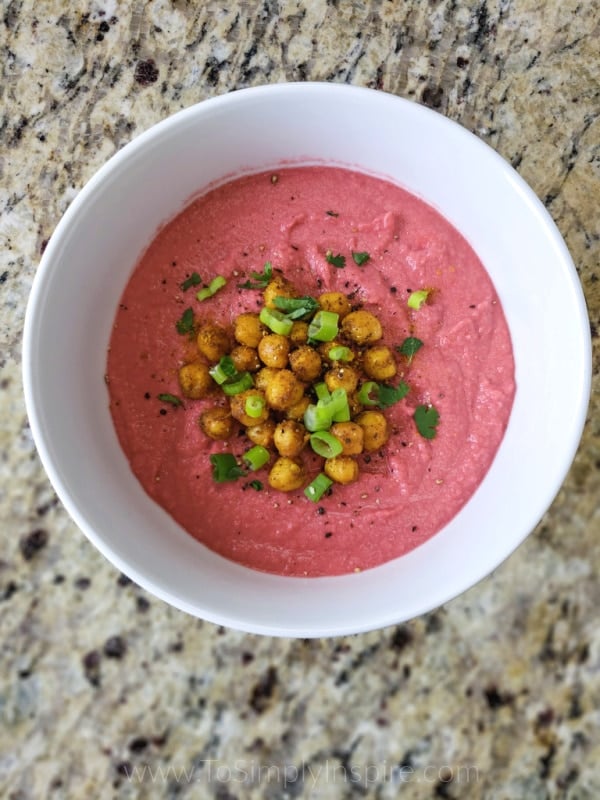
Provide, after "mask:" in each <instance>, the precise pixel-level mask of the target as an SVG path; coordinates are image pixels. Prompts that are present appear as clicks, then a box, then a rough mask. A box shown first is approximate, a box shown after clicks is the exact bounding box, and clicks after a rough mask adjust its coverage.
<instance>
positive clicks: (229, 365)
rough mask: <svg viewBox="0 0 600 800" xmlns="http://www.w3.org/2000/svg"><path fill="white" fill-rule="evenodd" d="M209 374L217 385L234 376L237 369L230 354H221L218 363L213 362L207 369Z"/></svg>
mask: <svg viewBox="0 0 600 800" xmlns="http://www.w3.org/2000/svg"><path fill="white" fill-rule="evenodd" d="M208 372H209V375H210V376H211V377H212V378H213V380H215V381H216V382H217V383H218V384H219V386H220V385H221V384H223V383H225V381H226V380H229V379H230V378H234V377H235V376H236V375H237V369H236V368H235V364H234V363H233V359H232V358H231V356H223V358H221V359H220V361H219V363H218V364H215V365H214V366H213V367H211V368H210V369H209V370H208Z"/></svg>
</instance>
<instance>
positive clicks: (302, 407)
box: [285, 395, 310, 419]
mask: <svg viewBox="0 0 600 800" xmlns="http://www.w3.org/2000/svg"><path fill="white" fill-rule="evenodd" d="M309 405H310V397H308V396H307V395H302V397H301V398H300V400H299V401H298V402H297V403H294V405H293V406H290V407H289V408H286V410H285V413H286V416H287V418H288V419H303V418H304V412H305V411H306V409H307V408H308V407H309Z"/></svg>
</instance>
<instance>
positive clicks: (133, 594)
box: [0, 0, 600, 800]
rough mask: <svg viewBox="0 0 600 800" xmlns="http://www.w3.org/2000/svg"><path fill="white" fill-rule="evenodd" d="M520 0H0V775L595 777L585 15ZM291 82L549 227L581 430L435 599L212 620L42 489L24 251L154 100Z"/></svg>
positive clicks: (228, 793) (21, 794) (595, 492)
mask: <svg viewBox="0 0 600 800" xmlns="http://www.w3.org/2000/svg"><path fill="white" fill-rule="evenodd" d="M539 9H540V4H539V3H538V2H533V0H522V2H519V3H517V2H511V0H488V1H487V2H486V0H447V1H446V2H440V3H434V2H429V3H425V2H422V3H420V2H418V1H417V0H406V1H405V2H392V1H391V0H363V1H362V2H359V0H352V2H340V0H315V2H311V3H305V4H303V3H300V2H297V0H279V1H278V2H276V0H264V1H263V2H258V0H247V2H245V3H229V4H226V3H217V2H212V0H208V2H205V3H198V4H194V3H190V2H188V0H171V2H168V0H154V2H151V1H148V2H142V0H122V2H119V3H117V2H115V0H89V2H87V3H81V4H77V3H72V4H62V3H60V2H57V0H47V2H43V3H34V2H33V0H10V2H5V3H3V4H2V14H3V18H2V19H0V54H1V57H2V58H1V61H2V73H3V74H2V80H1V82H0V97H1V105H0V175H1V182H0V242H1V245H2V246H1V248H0V315H1V316H0V323H1V324H0V370H1V372H0V420H1V428H0V480H1V482H0V515H1V528H0V533H1V536H2V552H1V555H0V624H1V628H2V655H1V665H2V666H1V670H0V715H1V719H2V725H1V728H0V795H1V796H2V797H6V798H10V800H38V798H52V800H54V799H55V798H56V799H57V800H58V798H109V797H119V798H121V797H123V798H163V797H167V798H171V797H173V798H174V797H186V798H187V797H190V798H204V797H206V798H212V797H214V798H220V800H234V798H283V797H315V798H316V797H318V798H343V797H354V796H363V797H373V798H382V799H384V798H392V797H401V798H430V797H432V798H435V797H440V798H493V800H502V798H528V799H530V800H531V799H532V798H534V799H535V798H548V797H569V798H577V799H578V800H584V798H597V797H599V796H600V772H599V771H598V766H597V765H598V763H600V737H599V735H598V721H599V717H598V714H599V712H598V708H599V707H600V627H599V625H598V619H599V614H598V609H599V608H600V584H599V582H598V579H597V575H598V574H599V572H600V545H599V541H600V539H599V534H600V514H599V498H600V430H599V427H600V415H599V409H600V404H599V399H598V379H599V358H598V333H597V326H598V322H599V317H600V289H599V281H598V279H599V277H600V215H599V213H598V202H599V199H600V58H599V55H598V41H599V40H600V10H599V9H598V6H597V4H596V3H593V2H592V0H584V2H577V3H576V2H574V0H547V2H545V3H544V4H543V10H541V11H540V10H539ZM289 80H327V81H338V82H350V83H354V84H357V85H362V86H369V87H374V88H377V89H382V90H385V91H389V92H393V93H396V94H399V95H402V96H404V97H409V98H413V99H414V100H417V101H419V102H422V103H424V104H426V105H429V106H432V107H434V108H436V109H438V110H440V111H441V112H443V113H445V114H447V115H448V116H450V117H451V118H452V119H455V120H457V121H458V122H460V123H462V124H463V125H464V126H466V127H467V128H468V129H470V130H471V131H473V132H474V133H476V134H477V135H478V136H480V137H481V138H482V139H483V140H484V141H486V142H488V143H489V144H490V145H491V146H492V147H494V148H495V149H497V150H498V151H499V152H500V153H501V154H502V155H503V156H504V157H505V158H506V159H507V160H508V161H509V162H511V163H512V164H513V165H514V166H515V168H516V169H517V170H518V171H519V172H520V174H521V175H522V176H523V177H524V178H525V179H526V180H527V181H528V182H529V183H530V184H531V186H532V187H533V189H534V190H535V192H536V193H537V194H538V196H539V197H540V198H542V200H543V201H544V203H545V204H546V206H547V208H548V210H549V212H550V214H551V215H552V217H553V218H554V219H555V221H556V223H557V224H558V227H559V228H560V230H561V232H562V234H563V235H564V237H565V240H566V242H567V245H568V246H569V248H570V251H571V253H572V256H573V259H574V261H575V263H576V265H577V269H578V272H579V275H580V278H581V282H582V285H583V288H584V292H585V294H586V298H587V302H588V307H589V312H590V318H591V327H592V335H593V339H594V344H595V346H596V350H595V355H594V389H595V394H594V395H593V398H592V403H591V406H590V411H589V415H588V421H587V425H586V428H585V432H584V436H583V440H582V443H581V446H580V449H579V451H578V453H577V456H576V459H575V462H574V464H573V467H572V469H571V471H570V473H569V475H568V477H567V479H566V481H565V483H564V486H563V487H562V489H561V491H560V492H559V494H558V496H557V498H556V500H555V502H554V503H553V505H552V507H551V509H550V510H549V511H548V513H547V514H546V515H545V517H544V518H543V519H542V521H541V522H540V524H539V525H538V527H537V528H536V530H535V532H534V533H533V534H532V535H531V536H530V537H529V538H528V540H527V541H526V542H525V543H524V544H523V545H522V546H521V547H520V548H519V549H518V550H517V551H516V552H515V553H514V554H513V555H512V556H511V557H510V558H509V559H508V560H507V561H506V562H505V563H504V564H502V565H501V566H500V567H499V568H498V569H497V570H496V571H495V573H494V574H493V575H491V576H490V577H488V578H487V579H485V580H484V581H482V582H481V583H480V584H479V585H477V586H476V587H475V588H473V589H471V590H470V591H468V592H467V593H466V594H464V595H463V596H461V597H459V598H457V599H455V600H453V601H452V602H450V603H448V604H447V605H445V606H444V607H442V608H440V609H438V610H436V611H434V612H432V613H430V614H427V615H426V616H424V617H422V618H420V619H416V620H414V621H411V622H408V623H404V624H401V625H398V626H396V627H392V628H388V629H385V630H381V631H377V632H373V633H368V634H363V635H358V636H353V637H344V638H334V639H328V640H306V641H303V640H285V639H269V638H261V637H257V636H251V635H246V634H242V633H238V632H235V631H232V630H225V629H223V628H219V627H217V626H214V625H212V624H210V623H207V622H202V621H199V620H195V619H193V618H191V617H189V616H186V615H185V614H183V613H180V612H178V611H175V610H174V609H172V608H170V607H168V606H166V605H165V604H163V603H162V602H160V601H158V600H155V599H154V598H153V597H151V596H149V595H148V594H146V593H145V592H144V591H143V590H142V589H140V588H139V587H137V586H136V585H134V584H133V583H132V582H131V581H130V580H128V579H127V578H126V577H125V576H124V575H121V574H119V573H118V572H117V571H116V570H115V569H114V568H113V567H112V566H111V564H109V563H108V562H107V561H106V560H105V559H104V558H103V557H102V556H101V555H100V554H99V553H98V552H97V551H96V550H95V549H94V548H93V547H92V545H91V544H89V543H88V541H87V540H86V539H85V537H84V536H83V534H81V533H80V531H79V530H78V529H77V528H76V526H75V525H74V524H73V523H72V522H71V521H70V519H69V518H68V516H67V514H66V513H65V511H64V510H63V508H62V507H61V505H60V503H59V502H58V500H57V498H56V496H55V495H54V493H53V491H52V488H51V486H50V485H49V483H48V480H47V478H46V476H45V473H44V471H43V470H42V468H41V466H40V463H39V460H38V458H37V455H36V451H35V448H34V445H33V442H32V438H31V434H30V430H29V427H28V424H27V418H26V414H25V408H24V402H23V397H22V384H21V376H20V354H21V333H22V326H23V318H24V312H25V306H26V301H27V297H28V293H29V289H30V286H31V282H32V279H33V276H34V274H35V270H36V267H37V265H38V263H39V259H40V255H41V253H42V252H43V249H44V246H45V243H46V242H47V240H48V238H49V237H50V235H51V233H52V231H53V228H54V226H55V225H56V223H57V222H58V220H59V218H60V217H61V215H62V213H63V212H64V211H65V209H66V208H67V206H68V205H69V203H70V201H71V200H72V199H73V197H74V196H75V194H76V193H77V191H78V190H79V189H80V188H81V187H82V186H83V185H84V183H85V182H86V181H87V180H88V178H90V177H91V175H92V174H93V173H94V172H95V171H96V169H97V168H98V167H99V166H100V165H101V164H102V163H103V162H104V161H105V160H106V159H107V158H108V157H109V156H110V155H112V154H113V153H114V152H115V150H117V149H118V148H119V147H121V146H122V145H123V144H125V143H126V142H128V141H129V140H131V139H132V138H133V137H134V136H136V135H137V134H139V133H140V132H142V131H143V130H145V129H147V128H148V127H149V126H150V125H152V124H153V123H155V122H157V121H158V120H160V119H162V118H164V117H166V116H167V115H169V114H171V113H172V112H174V111H177V110H179V109H181V108H184V107H186V106H189V105H191V104H193V103H195V102H197V101H199V100H202V99H204V98H207V97H210V96H213V95H216V94H218V93H222V92H226V91H229V90H232V89H235V88H240V87H244V86H251V85H257V84H261V83H267V82H277V81H289ZM558 322H559V321H558ZM557 324H558V323H557Z"/></svg>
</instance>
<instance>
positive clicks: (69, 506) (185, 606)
mask: <svg viewBox="0 0 600 800" xmlns="http://www.w3.org/2000/svg"><path fill="white" fill-rule="evenodd" d="M313 90H317V91H319V92H322V91H325V92H331V94H332V96H333V95H334V94H337V93H338V92H340V91H341V92H344V93H349V94H350V93H354V94H355V95H356V97H357V100H359V99H360V95H362V94H365V93H368V94H369V95H373V94H378V95H380V96H382V97H385V98H386V101H389V102H394V103H404V104H410V105H411V107H412V108H414V107H417V108H418V109H419V111H418V113H421V114H423V115H425V116H427V115H431V116H432V117H435V118H436V120H437V122H438V123H440V124H442V123H441V121H442V120H443V124H447V125H449V126H452V128H456V127H458V128H460V130H461V132H462V133H463V134H465V135H466V136H467V137H470V139H471V143H472V146H475V147H480V148H483V149H485V151H486V153H487V156H488V157H491V158H496V159H497V161H498V163H499V164H500V166H501V169H502V170H504V171H508V172H509V173H510V174H511V177H512V179H513V181H514V182H515V183H516V185H517V188H518V190H519V191H521V192H523V193H524V194H525V195H526V197H527V200H528V202H529V203H530V204H532V206H533V208H534V209H535V210H536V211H537V213H538V214H539V216H540V219H541V221H542V223H543V224H544V226H545V228H546V230H547V232H548V233H549V234H550V235H551V237H552V239H553V243H554V245H555V246H556V247H557V248H558V251H559V253H560V255H561V257H562V259H563V260H564V261H565V263H567V264H570V267H571V269H570V270H569V271H568V273H567V274H568V275H569V278H570V281H571V284H572V287H571V288H572V289H573V292H574V295H573V296H574V299H575V301H576V304H577V308H578V319H579V320H580V322H581V324H583V323H584V320H585V321H587V324H588V326H589V318H588V313H587V308H586V303H585V297H584V294H583V289H582V287H581V283H580V281H579V278H578V275H577V271H576V268H575V265H574V264H573V261H572V259H571V256H570V253H569V251H568V249H567V246H566V244H565V242H564V240H563V238H562V236H561V234H560V232H559V230H558V228H557V226H556V224H555V223H554V220H553V219H552V217H551V215H550V214H549V212H548V210H547V209H546V208H545V206H544V205H543V203H542V202H541V200H540V199H539V198H538V197H537V195H536V194H535V193H534V192H533V190H532V189H531V187H530V186H529V185H528V184H527V183H526V182H525V180H524V179H523V178H521V176H520V175H519V174H518V173H517V172H516V170H514V169H513V168H512V167H511V166H510V164H509V163H508V162H507V161H506V160H505V159H504V158H503V157H502V156H500V155H499V154H498V153H497V152H496V151H495V150H493V148H491V147H490V146H489V145H488V144H487V143H485V142H483V141H482V140H481V139H479V138H478V137H477V136H475V134H473V133H471V132H469V131H468V130H467V129H466V128H464V127H462V126H461V125H460V123H458V122H456V121H453V120H451V119H450V118H448V117H446V116H444V115H442V114H440V113H439V112H436V111H433V110H432V109H429V108H427V107H426V106H423V105H421V104H419V103H417V102H416V101H414V100H410V99H407V98H403V97H400V96H397V95H394V94H391V93H387V92H382V91H380V90H374V89H370V88H366V87H358V86H352V85H349V84H337V83H328V82H320V81H315V82H291V83H277V84H269V85H264V86H257V87H249V88H244V89H240V90H238V91H236V92H232V93H230V94H226V95H219V96H216V97H212V98H208V99H206V100H202V101H200V102H199V103H196V104H194V105H192V106H190V107H188V108H185V109H182V110H180V111H178V112H176V113H174V114H172V115H170V116H168V117H166V118H165V119H163V120H161V121H159V122H157V123H155V124H154V125H152V126H151V127H150V128H148V129H147V130H146V131H144V132H143V133H141V134H140V135H139V136H137V137H135V138H134V139H133V140H131V141H130V142H129V143H128V144H126V145H125V146H124V147H123V148H121V149H120V150H119V151H118V152H116V153H115V154H114V155H113V156H112V157H110V158H109V159H108V160H107V161H106V162H105V163H104V164H103V165H102V166H101V167H100V168H99V169H98V170H97V171H96V172H95V173H94V175H93V176H92V177H91V178H90V179H89V181H87V183H86V184H85V185H84V186H83V187H82V189H81V190H80V191H79V193H78V194H77V195H76V197H75V198H74V199H73V201H72V202H71V204H70V205H69V207H68V208H67V210H66V211H65V213H64V214H63V215H62V217H61V219H60V220H59V222H58V224H57V225H56V227H55V229H54V231H53V233H52V236H51V238H50V240H49V242H48V245H47V247H46V250H45V252H44V254H43V256H42V259H41V261H40V265H39V267H38V270H37V272H36V275H35V277H34V281H33V285H32V288H31V292H30V296H29V300H28V303H27V309H26V315H25V323H24V331H23V368H22V373H23V386H24V395H25V404H26V410H27V415H28V418H29V424H30V427H31V431H32V435H33V439H34V442H35V445H36V448H37V451H38V454H39V457H40V460H41V462H42V465H43V467H44V469H45V471H46V473H47V475H48V478H49V480H50V482H51V484H52V486H53V487H54V489H55V491H56V494H57V495H58V497H59V499H60V500H61V502H62V504H63V505H64V507H65V509H66V510H67V512H68V514H69V515H70V516H71V518H72V519H73V520H74V522H75V523H76V525H77V526H78V527H79V528H80V530H82V532H83V533H84V534H85V535H86V537H87V538H88V539H89V540H90V541H91V542H92V543H93V544H94V546H95V547H96V548H97V549H98V550H99V551H100V552H101V553H102V554H103V555H104V556H105V557H106V558H107V560H109V561H110V562H111V563H112V564H114V565H115V566H116V567H117V568H118V569H120V570H121V571H123V572H125V573H126V574H128V575H130V576H132V578H133V579H134V580H135V581H136V583H138V584H139V585H140V586H142V587H143V588H145V589H147V590H148V591H149V592H151V593H152V594H154V595H155V596H158V597H159V598H161V599H162V600H164V601H166V602H167V603H169V604H170V605H173V606H175V607H177V608H179V609H181V610H183V611H186V612H187V613H190V614H192V615H194V616H201V617H202V618H204V619H207V620H209V621H211V622H214V623H216V624H222V625H226V626H228V627H232V628H235V629H238V630H243V631H246V632H249V633H260V634H267V635H274V636H289V635H293V636H301V637H304V636H310V637H314V636H331V635H345V634H351V633H359V632H364V631H367V630H373V629H379V628H382V627H385V626H387V625H391V624H394V623H396V622H399V621H402V620H401V619H400V618H399V616H398V613H397V612H394V611H393V610H392V611H390V614H389V618H386V619H378V620H373V623H372V624H368V625H363V626H361V627H357V626H356V625H352V623H351V622H349V623H348V625H347V627H346V628H345V629H340V628H339V626H338V627H336V628H335V630H330V629H329V628H328V626H327V625H322V626H321V628H320V629H319V630H314V626H313V627H312V628H311V629H308V628H307V629H304V630H298V631H294V632H293V633H291V634H290V632H289V630H288V629H286V628H285V627H281V628H279V629H277V626H274V625H270V626H266V627H265V626H260V625H256V624H254V623H253V622H252V620H243V619H238V618H232V617H231V616H230V615H228V614H227V613H218V612H215V611H214V610H211V611H210V613H205V612H204V611H202V610H199V609H198V608H197V607H196V606H195V605H194V604H191V603H186V602H182V600H181V598H179V597H178V596H177V595H176V594H174V593H173V592H170V591H168V590H167V589H165V588H164V587H160V586H157V585H156V583H154V582H153V581H150V580H148V579H147V577H146V576H145V575H144V574H143V573H140V572H139V571H138V569H137V566H136V565H132V564H130V563H125V562H123V561H122V560H121V559H120V557H119V556H118V554H116V553H115V552H114V551H113V550H112V548H111V547H110V546H109V545H108V544H107V543H106V542H105V541H104V539H103V537H102V536H101V535H100V534H99V533H98V532H97V531H95V530H93V529H92V528H90V525H89V524H88V521H87V519H86V516H85V514H84V513H83V512H82V510H81V509H79V508H78V507H77V505H76V504H75V503H74V502H72V499H71V496H70V493H69V490H68V487H67V486H66V484H65V482H64V481H63V477H62V475H61V471H60V467H59V465H56V464H55V463H54V461H53V459H52V456H51V454H50V450H49V448H48V447H47V442H46V439H45V433H44V430H43V426H42V425H41V422H40V418H39V416H38V406H37V398H36V391H35V381H36V377H35V374H34V373H33V371H32V364H33V359H32V343H33V341H34V338H35V328H36V321H37V317H38V315H37V310H38V307H39V306H40V305H41V304H43V302H44V288H45V281H46V280H47V277H48V275H49V274H50V273H51V271H52V269H53V264H54V259H55V257H56V254H57V253H58V251H59V249H60V244H61V240H62V238H63V236H64V234H65V233H66V232H67V231H68V230H69V229H70V226H71V224H72V222H73V221H74V220H76V219H77V216H78V214H79V213H80V209H82V208H83V207H84V206H85V204H86V203H87V202H88V200H89V198H90V197H93V195H94V193H95V191H96V188H97V187H98V186H100V185H101V184H102V183H103V182H104V180H106V179H107V178H109V177H110V175H111V174H112V173H113V172H115V171H116V170H118V169H119V168H120V166H121V164H122V163H123V162H124V161H126V160H128V159H130V158H131V157H132V156H135V154H136V153H137V152H138V151H140V150H142V149H143V148H144V147H145V146H146V145H147V144H148V143H151V142H152V141H155V140H157V139H158V138H160V137H161V136H162V135H163V134H164V133H167V132H168V131H169V130H170V129H171V128H173V127H175V126H177V125H179V124H180V123H181V122H185V121H186V120H188V119H189V120H193V119H194V118H195V116H196V115H197V114H198V113H201V114H202V113H203V112H204V111H208V110H210V109H211V108H218V107H219V106H227V105H228V104H231V103H237V102H239V101H240V100H243V99H244V98H248V97H252V96H259V95H273V96H274V98H276V97H277V94H278V93H279V92H286V93H287V92H293V93H294V92H298V93H301V94H306V93H307V92H308V93H310V92H311V91H313ZM425 200H427V198H425ZM588 336H589V331H588ZM586 345H587V346H586V348H585V351H584V352H582V353H579V354H578V355H579V357H580V359H581V387H580V401H579V404H578V407H577V409H576V411H575V413H574V416H573V419H572V420H571V424H572V429H573V431H574V432H575V433H576V434H577V435H575V433H574V435H573V437H572V440H571V447H570V448H569V452H568V454H567V453H565V459H564V463H563V469H561V470H560V474H557V476H556V479H555V481H554V484H553V485H552V486H548V487H547V492H546V494H547V497H548V498H549V501H548V503H547V504H546V505H545V506H544V507H543V508H541V507H540V508H536V509H532V511H531V514H530V520H529V525H527V526H526V525H524V526H523V528H524V530H523V531H522V535H521V536H520V538H519V537H514V541H513V543H512V546H511V547H510V549H508V550H507V551H506V552H505V555H504V558H503V559H501V561H499V562H498V561H497V562H495V566H494V567H492V569H495V568H496V567H497V566H499V565H500V563H502V562H503V561H504V560H506V558H508V556H510V555H511V554H512V553H513V552H514V550H515V549H517V547H518V546H519V545H520V544H521V543H522V542H523V541H524V540H525V539H526V538H527V536H528V535H529V534H530V533H531V532H532V530H533V528H534V527H535V525H537V523H538V522H539V520H540V519H541V517H542V516H543V514H544V513H545V512H546V510H547V509H548V507H549V505H550V504H551V502H552V500H553V499H554V498H555V496H556V494H557V493H558V491H559V490H560V488H561V486H562V484H563V482H564V480H565V477H566V475H567V473H568V471H569V469H570V467H571V464H572V461H573V459H574V458H575V455H576V452H577V450H578V447H579V444H580V440H581V436H582V433H583V429H584V426H585V420H586V414H587V409H588V404H589V397H590V393H591V373H592V347H591V336H589V338H587V337H586ZM517 391H518V390H517ZM434 538H435V537H434ZM426 545H427V542H426V543H425V544H424V545H421V547H425V546H426ZM242 569H246V568H242ZM375 569H378V568H375ZM489 572H490V570H489V568H488V566H487V565H485V566H484V567H483V568H482V570H481V574H480V575H479V577H478V578H477V579H476V580H475V581H474V582H473V581H470V582H469V583H468V586H467V585H462V586H459V587H456V586H455V585H452V586H451V587H448V588H447V591H446V592H440V594H439V597H437V598H436V600H435V604H434V605H433V606H432V605H431V603H430V602H427V603H424V604H423V606H422V609H421V611H419V612H418V613H417V615H418V614H422V613H425V612H427V611H429V610H431V609H432V608H435V607H439V605H442V604H443V603H446V602H448V601H449V600H450V599H452V598H454V597H456V596H457V595H458V594H460V593H462V592H463V591H465V590H466V589H467V588H470V587H472V586H474V585H475V584H476V583H478V582H479V581H480V580H482V579H483V578H485V577H486V576H487V575H489ZM278 577H279V578H281V576H278ZM337 577H346V576H337ZM349 577H350V578H352V576H349ZM283 580H285V581H289V580H292V581H309V582H312V581H321V580H330V578H290V577H285V578H283ZM414 616H415V614H411V618H412V617H414Z"/></svg>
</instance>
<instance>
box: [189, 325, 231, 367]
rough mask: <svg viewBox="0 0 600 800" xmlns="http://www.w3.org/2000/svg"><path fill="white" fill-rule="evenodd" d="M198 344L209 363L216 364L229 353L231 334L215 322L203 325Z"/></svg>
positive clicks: (199, 332)
mask: <svg viewBox="0 0 600 800" xmlns="http://www.w3.org/2000/svg"><path fill="white" fill-rule="evenodd" d="M196 342H197V345H198V350H199V351H200V352H201V353H202V355H203V356H205V357H206V358H207V359H208V360H209V361H214V362H216V361H218V360H219V359H220V358H222V357H223V356H224V355H226V354H227V353H228V352H229V347H230V341H229V334H228V332H227V331H226V330H225V328H222V327H221V326H220V325H216V324H215V323H214V322H205V323H204V324H203V325H201V327H200V330H199V331H198V336H197V338H196Z"/></svg>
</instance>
